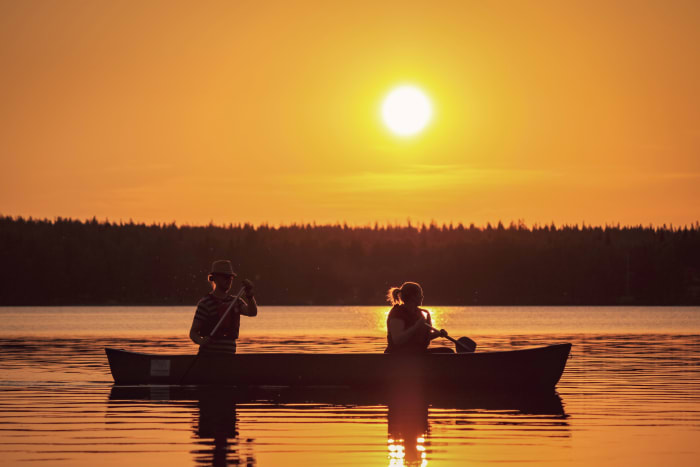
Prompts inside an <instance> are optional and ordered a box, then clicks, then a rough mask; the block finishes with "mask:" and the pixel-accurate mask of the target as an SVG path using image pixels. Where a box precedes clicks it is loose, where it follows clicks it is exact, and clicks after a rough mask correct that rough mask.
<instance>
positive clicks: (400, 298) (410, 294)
mask: <svg viewBox="0 0 700 467" xmlns="http://www.w3.org/2000/svg"><path fill="white" fill-rule="evenodd" d="M386 298H387V300H389V303H391V304H392V305H400V304H402V303H405V304H407V305H415V306H420V305H421V304H422V303H423V289H422V288H421V286H420V284H418V283H417V282H404V283H403V285H402V286H401V287H392V288H390V289H389V292H388V293H387V296H386Z"/></svg>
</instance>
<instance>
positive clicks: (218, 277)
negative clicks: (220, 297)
mask: <svg viewBox="0 0 700 467" xmlns="http://www.w3.org/2000/svg"><path fill="white" fill-rule="evenodd" d="M235 278H236V273H235V272H233V266H231V261H227V260H224V259H221V260H217V261H214V262H213V263H212V265H211V272H210V273H209V276H208V277H207V279H208V280H209V282H211V285H212V288H213V289H214V290H219V291H221V292H228V290H229V289H230V288H231V284H233V279H235Z"/></svg>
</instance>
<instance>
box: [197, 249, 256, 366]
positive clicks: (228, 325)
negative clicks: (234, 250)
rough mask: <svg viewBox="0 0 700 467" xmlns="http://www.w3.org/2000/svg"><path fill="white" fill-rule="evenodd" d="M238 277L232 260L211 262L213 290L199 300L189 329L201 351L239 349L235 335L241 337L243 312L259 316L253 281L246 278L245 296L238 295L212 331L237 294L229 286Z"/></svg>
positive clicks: (216, 352)
mask: <svg viewBox="0 0 700 467" xmlns="http://www.w3.org/2000/svg"><path fill="white" fill-rule="evenodd" d="M236 277H237V275H236V273H234V272H233V266H231V262H230V261H227V260H217V261H214V263H213V264H212V265H211V272H210V273H209V276H208V277H207V279H208V280H209V282H210V283H211V285H212V291H211V292H210V293H209V294H207V295H206V296H205V297H204V298H202V299H201V300H200V301H199V303H198V304H197V311H196V312H195V314H194V319H193V320H192V328H191V329H190V339H192V341H193V342H194V343H195V344H199V353H200V354H222V353H223V354H233V353H236V339H238V330H239V328H240V325H241V315H244V316H256V315H257V314H258V304H257V303H256V302H255V295H254V294H253V283H252V282H250V281H249V280H248V279H245V280H244V281H243V287H244V289H245V291H244V295H243V296H244V297H245V300H244V299H243V298H240V299H238V301H237V302H236V303H235V304H234V305H233V308H231V311H229V313H228V315H227V316H226V318H225V319H224V321H223V322H222V323H221V325H220V326H219V328H218V329H217V330H216V334H215V335H213V336H211V335H210V334H211V332H212V330H213V329H214V327H215V326H216V324H217V323H218V322H219V320H220V319H221V317H222V316H223V315H224V313H225V312H226V310H227V309H228V307H229V305H231V302H232V301H233V300H234V298H235V297H233V296H232V295H230V294H229V290H230V289H231V285H232V284H233V279H235V278H236Z"/></svg>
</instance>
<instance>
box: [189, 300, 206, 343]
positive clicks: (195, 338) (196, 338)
mask: <svg viewBox="0 0 700 467" xmlns="http://www.w3.org/2000/svg"><path fill="white" fill-rule="evenodd" d="M205 316H206V313H205V311H204V308H203V307H202V305H201V304H199V305H197V311H196V312H195V313H194V319H193V320H192V327H190V339H192V342H194V343H195V344H199V345H204V344H206V343H207V341H208V340H209V336H203V335H202V325H203V324H204V323H205V322H206V318H205Z"/></svg>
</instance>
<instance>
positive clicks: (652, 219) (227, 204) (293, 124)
mask: <svg viewBox="0 0 700 467" xmlns="http://www.w3.org/2000/svg"><path fill="white" fill-rule="evenodd" d="M698 44H700V2H698V1H697V0H691V1H680V0H674V1H670V2H663V1H654V2H642V1H628V2H615V1H577V2H562V1H551V2H549V1H528V2H523V1H515V0H514V1H493V2H476V1H474V2H470V1H464V0H460V1H454V2H447V1H438V2H427V1H423V2H409V1H405V0H402V1H396V2H393V1H379V2H378V1H346V2H340V1H338V2H335V1H315V2H301V1H284V2H238V1H235V2H234V1H221V2H175V1H162V2H156V1H145V2H141V1H94V0H89V1H71V0H62V1H33V0H26V1H15V0H2V1H0V64H1V67H2V68H1V71H0V102H1V103H2V105H0V158H1V159H0V160H1V161H2V170H1V171H0V214H3V215H12V216H17V215H22V216H25V217H26V216H33V217H40V218H44V217H46V218H54V217H56V216H62V217H77V218H81V219H84V218H88V217H90V218H91V217H93V216H96V217H97V218H98V219H105V218H108V219H110V220H114V221H118V220H128V219H133V220H135V221H144V222H149V223H150V222H153V221H156V222H171V221H176V222H177V223H178V224H185V223H189V224H203V223H208V222H210V221H213V222H215V223H229V222H233V223H237V222H252V223H255V224H258V223H262V222H268V223H271V224H274V225H276V224H286V223H291V222H317V223H328V222H331V223H333V222H337V221H339V222H344V221H345V222H348V223H350V224H361V225H364V224H367V223H373V222H375V221H378V222H380V223H385V222H392V223H393V222H401V223H404V222H406V220H407V219H409V218H410V219H411V220H412V221H414V222H422V221H426V222H429V221H430V220H435V221H437V222H440V223H442V222H450V221H452V222H455V223H456V222H463V223H471V222H474V223H476V224H477V225H483V224H485V223H486V222H492V223H494V222H498V221H499V220H502V221H503V222H504V223H508V222H510V221H511V220H515V221H517V220H518V219H522V220H524V221H525V222H526V223H527V224H528V225H531V224H533V223H540V224H542V223H550V222H555V223H557V224H562V223H579V224H580V223H581V222H586V223H587V224H605V223H617V222H620V223H622V224H637V223H642V224H649V223H653V224H663V223H667V224H668V223H673V224H675V225H679V224H690V223H693V222H695V221H697V220H699V219H700V56H699V52H698V51H699V50H700V48H699V46H698ZM401 84H412V85H414V86H417V87H419V88H420V89H422V90H423V91H424V92H425V94H426V95H427V96H428V97H429V99H430V100H431V102H432V106H433V118H432V120H431V121H430V122H429V124H428V125H427V127H426V128H425V129H424V131H422V132H419V133H418V134H416V135H413V136H411V137H400V136H397V135H394V134H393V133H391V132H390V131H389V129H388V128H387V127H386V125H385V124H384V122H383V121H382V118H381V112H380V107H381V104H382V100H383V98H384V97H385V96H386V95H387V94H388V93H389V92H390V91H391V90H392V89H393V88H395V87H397V86H399V85H401Z"/></svg>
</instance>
